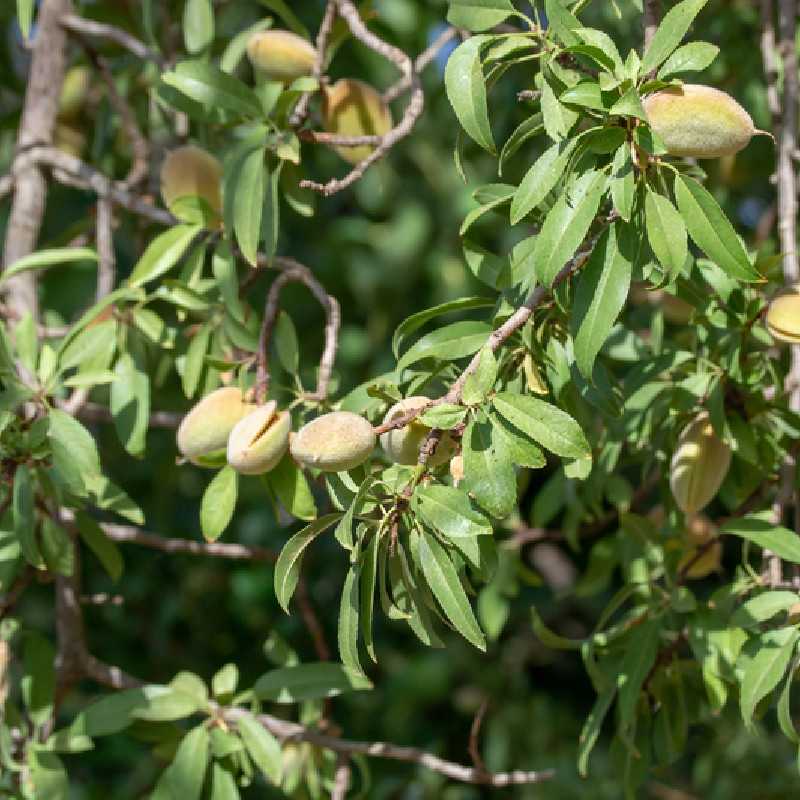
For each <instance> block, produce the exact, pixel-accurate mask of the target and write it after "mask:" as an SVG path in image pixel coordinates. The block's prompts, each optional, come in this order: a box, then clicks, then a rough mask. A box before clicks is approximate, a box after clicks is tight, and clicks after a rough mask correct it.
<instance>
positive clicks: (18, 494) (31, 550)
mask: <svg viewBox="0 0 800 800" xmlns="http://www.w3.org/2000/svg"><path fill="white" fill-rule="evenodd" d="M34 501H35V486H34V482H33V476H32V474H31V469H30V467H29V466H28V465H27V464H19V465H18V466H17V468H16V470H15V471H14V491H13V494H12V495H11V515H12V519H13V524H14V535H15V536H16V538H17V541H18V542H19V546H20V549H21V550H22V554H23V556H24V557H25V560H26V561H27V562H28V563H29V564H30V565H31V566H33V567H36V568H37V569H43V568H44V566H45V564H44V561H43V559H42V554H41V552H40V550H39V545H38V542H37V539H36V515H35V512H34Z"/></svg>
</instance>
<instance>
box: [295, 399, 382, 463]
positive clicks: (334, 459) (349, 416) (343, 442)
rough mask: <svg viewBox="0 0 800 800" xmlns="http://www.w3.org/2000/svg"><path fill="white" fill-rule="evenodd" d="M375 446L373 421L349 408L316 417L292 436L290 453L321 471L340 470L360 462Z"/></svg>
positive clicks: (365, 458) (366, 457)
mask: <svg viewBox="0 0 800 800" xmlns="http://www.w3.org/2000/svg"><path fill="white" fill-rule="evenodd" d="M374 447H375V432H374V431H373V429H372V425H370V423H369V422H368V421H367V420H366V419H364V417H360V416H359V415H358V414H353V413H351V412H350V411H332V412H331V413H330V414H323V415H322V416H321V417H317V418H316V419H315V420H312V421H311V422H309V423H308V424H307V425H304V426H303V427H302V428H300V430H299V431H298V432H297V433H296V434H295V435H294V436H292V437H291V440H290V443H289V450H290V452H291V454H292V457H293V458H294V459H295V460H296V461H298V462H300V463H301V464H303V465H304V466H307V467H313V468H314V469H318V470H321V471H322V472H342V471H344V470H348V469H353V468H354V467H357V466H358V465H359V464H363V463H364V462H365V461H366V460H367V459H368V458H369V455H370V453H371V452H372V450H373V448H374Z"/></svg>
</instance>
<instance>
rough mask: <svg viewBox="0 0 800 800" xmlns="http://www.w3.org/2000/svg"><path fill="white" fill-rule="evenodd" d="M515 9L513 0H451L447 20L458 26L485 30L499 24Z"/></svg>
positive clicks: (471, 29) (472, 29)
mask: <svg viewBox="0 0 800 800" xmlns="http://www.w3.org/2000/svg"><path fill="white" fill-rule="evenodd" d="M513 10H514V6H513V5H511V0H450V10H449V11H448V12H447V21H448V22H449V23H450V24H451V25H455V26H456V27H457V28H466V29H467V30H470V31H485V30H486V29H487V28H493V27H494V26H495V25H499V24H500V23H501V22H503V21H504V20H505V19H506V17H508V15H509V14H510V13H512V12H513Z"/></svg>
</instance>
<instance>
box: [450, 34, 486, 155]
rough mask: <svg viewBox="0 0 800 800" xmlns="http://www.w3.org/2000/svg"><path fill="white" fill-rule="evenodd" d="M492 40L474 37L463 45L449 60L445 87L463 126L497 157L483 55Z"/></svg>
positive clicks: (473, 137)
mask: <svg viewBox="0 0 800 800" xmlns="http://www.w3.org/2000/svg"><path fill="white" fill-rule="evenodd" d="M489 40H490V37H488V36H472V37H470V38H469V39H467V40H466V41H465V42H462V43H461V44H460V45H459V46H458V47H457V48H456V49H455V50H454V51H453V53H452V54H451V55H450V57H449V58H448V59H447V66H446V67H445V72H444V85H445V90H446V91H447V97H448V99H449V100H450V105H452V106H453V111H455V114H456V117H458V121H459V122H460V123H461V126H462V127H463V128H464V130H465V131H466V132H467V134H469V136H470V137H471V138H472V139H474V140H475V141H476V142H477V143H478V144H479V145H480V146H481V147H482V148H483V149H484V150H488V151H489V152H490V153H492V154H493V155H494V154H495V153H496V149H495V144H494V139H493V137H492V129H491V126H490V125H489V108H488V105H487V102H486V80H485V78H484V76H483V70H482V68H481V53H480V50H481V47H482V46H483V45H484V44H486V42H487V41H489Z"/></svg>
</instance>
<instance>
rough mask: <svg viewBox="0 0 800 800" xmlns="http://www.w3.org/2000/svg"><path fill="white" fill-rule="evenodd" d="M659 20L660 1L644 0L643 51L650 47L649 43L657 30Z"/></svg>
mask: <svg viewBox="0 0 800 800" xmlns="http://www.w3.org/2000/svg"><path fill="white" fill-rule="evenodd" d="M660 20H661V0H644V49H645V50H647V48H648V47H650V42H652V41H653V37H654V36H655V35H656V31H657V30H658V23H659V21H660Z"/></svg>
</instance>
